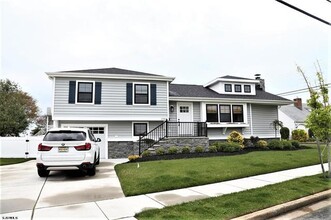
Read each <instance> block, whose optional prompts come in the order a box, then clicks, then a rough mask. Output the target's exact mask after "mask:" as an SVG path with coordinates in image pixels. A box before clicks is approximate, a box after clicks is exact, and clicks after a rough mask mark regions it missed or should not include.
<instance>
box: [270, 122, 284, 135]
mask: <svg viewBox="0 0 331 220" xmlns="http://www.w3.org/2000/svg"><path fill="white" fill-rule="evenodd" d="M270 125H271V126H272V127H273V128H274V130H275V138H277V130H278V128H282V127H283V122H281V121H280V120H278V119H275V120H273V121H272V122H271V123H270Z"/></svg>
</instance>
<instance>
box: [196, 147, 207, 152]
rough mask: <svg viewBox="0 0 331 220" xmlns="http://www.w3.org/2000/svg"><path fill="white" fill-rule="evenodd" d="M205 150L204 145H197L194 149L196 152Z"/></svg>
mask: <svg viewBox="0 0 331 220" xmlns="http://www.w3.org/2000/svg"><path fill="white" fill-rule="evenodd" d="M204 151H205V149H204V148H203V147H202V146H197V147H196V148H195V149H194V152H195V153H203V152H204Z"/></svg>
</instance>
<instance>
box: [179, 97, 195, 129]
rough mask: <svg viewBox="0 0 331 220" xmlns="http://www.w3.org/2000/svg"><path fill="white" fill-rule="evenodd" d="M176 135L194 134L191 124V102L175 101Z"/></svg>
mask: <svg viewBox="0 0 331 220" xmlns="http://www.w3.org/2000/svg"><path fill="white" fill-rule="evenodd" d="M177 106H178V108H177V120H178V122H180V123H179V124H178V136H191V135H193V134H194V126H193V123H192V122H193V103H192V102H178V103H177Z"/></svg>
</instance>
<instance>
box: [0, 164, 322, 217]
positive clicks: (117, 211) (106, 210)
mask: <svg viewBox="0 0 331 220" xmlns="http://www.w3.org/2000/svg"><path fill="white" fill-rule="evenodd" d="M319 173H321V166H320V165H313V166H308V167H302V168H296V169H291V170H285V171H279V172H275V173H269V174H263V175H257V176H251V177H247V178H242V179H236V180H230V181H225V182H220V183H214V184H208V185H203V186H195V187H189V188H185V189H178V190H171V191H164V192H159V193H150V194H146V195H139V196H131V197H125V198H118V199H111V200H103V201H97V202H89V203H81V204H75V205H67V206H56V207H47V208H36V209H35V211H34V218H33V219H36V220H38V219H50V218H54V219H83V218H85V219H105V220H106V219H135V218H134V215H135V214H136V213H139V212H141V211H143V210H147V209H154V208H157V209H161V208H163V207H165V206H171V205H176V204H180V203H183V202H190V201H194V200H198V199H204V198H208V197H215V196H221V195H225V194H230V193H233V192H239V191H244V190H248V189H253V188H258V187H263V186H266V185H270V184H275V183H279V182H283V181H287V180H290V179H295V178H299V177H303V176H311V175H315V174H319ZM31 213H32V210H28V211H21V212H14V213H7V214H3V215H1V216H2V219H19V220H22V219H30V218H31ZM6 217H8V218H6Z"/></svg>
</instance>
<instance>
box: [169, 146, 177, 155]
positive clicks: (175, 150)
mask: <svg viewBox="0 0 331 220" xmlns="http://www.w3.org/2000/svg"><path fill="white" fill-rule="evenodd" d="M177 152H178V148H177V147H176V146H172V147H169V149H168V153H169V154H177Z"/></svg>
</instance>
